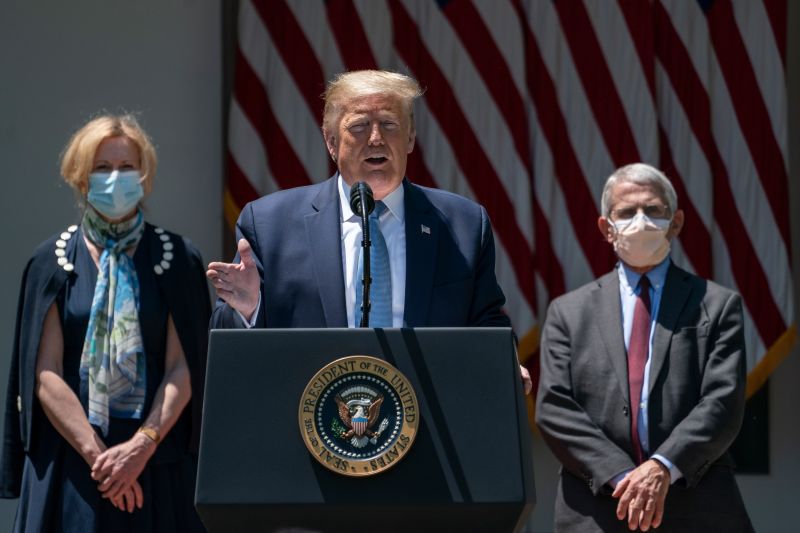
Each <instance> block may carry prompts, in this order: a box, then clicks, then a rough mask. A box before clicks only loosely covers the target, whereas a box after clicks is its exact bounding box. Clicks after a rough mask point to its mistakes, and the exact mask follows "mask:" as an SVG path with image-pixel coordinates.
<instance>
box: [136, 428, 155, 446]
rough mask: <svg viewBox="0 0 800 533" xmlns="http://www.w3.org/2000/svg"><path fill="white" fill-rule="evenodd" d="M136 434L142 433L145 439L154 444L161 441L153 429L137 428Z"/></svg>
mask: <svg viewBox="0 0 800 533" xmlns="http://www.w3.org/2000/svg"><path fill="white" fill-rule="evenodd" d="M137 433H142V434H143V435H144V436H145V437H147V438H148V439H150V440H151V441H153V442H155V443H156V444H158V443H159V442H160V441H161V435H159V434H158V431H156V430H155V429H153V428H149V427H146V426H142V427H140V428H139V430H138V431H137Z"/></svg>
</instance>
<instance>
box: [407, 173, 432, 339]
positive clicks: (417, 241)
mask: <svg viewBox="0 0 800 533" xmlns="http://www.w3.org/2000/svg"><path fill="white" fill-rule="evenodd" d="M403 187H405V196H404V198H405V200H404V203H405V210H406V224H405V226H406V301H405V311H404V316H403V318H404V321H405V325H406V327H409V328H413V327H421V326H425V325H426V324H427V320H428V309H429V306H430V298H431V295H432V294H433V290H432V288H433V274H434V271H435V269H436V250H437V247H436V244H437V241H438V239H439V220H438V219H437V218H436V217H435V216H434V211H433V206H431V204H430V202H429V201H428V200H427V198H425V196H424V195H423V194H422V192H421V191H420V190H419V189H418V188H417V186H416V185H413V184H412V183H410V182H409V181H408V180H404V181H403ZM426 228H427V229H426Z"/></svg>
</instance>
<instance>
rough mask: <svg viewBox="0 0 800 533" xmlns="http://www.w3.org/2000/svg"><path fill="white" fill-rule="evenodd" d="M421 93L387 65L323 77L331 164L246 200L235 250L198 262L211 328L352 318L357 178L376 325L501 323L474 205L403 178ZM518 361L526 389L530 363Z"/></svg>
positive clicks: (488, 241)
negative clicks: (203, 265) (380, 286)
mask: <svg viewBox="0 0 800 533" xmlns="http://www.w3.org/2000/svg"><path fill="white" fill-rule="evenodd" d="M421 94H422V91H421V89H420V87H419V84H418V83H417V82H416V80H414V79H412V78H410V77H408V76H404V75H402V74H397V73H394V72H385V71H374V70H365V71H355V72H347V73H344V74H341V75H339V76H338V77H336V78H335V79H334V80H333V81H332V82H330V84H329V85H328V89H327V90H326V92H325V112H324V118H323V126H322V132H323V136H324V138H325V144H326V146H327V148H328V152H329V153H330V155H331V158H332V159H333V161H334V162H335V163H336V165H337V167H338V172H337V173H336V174H335V175H334V176H332V177H331V178H330V179H328V180H327V181H325V182H322V183H319V184H315V185H310V186H307V187H298V188H295V189H290V190H284V191H280V192H277V193H274V194H270V195H268V196H265V197H263V198H260V199H259V200H256V201H255V202H251V203H249V204H248V205H246V206H245V208H244V209H243V210H242V213H241V215H240V217H239V220H238V222H237V224H236V234H237V239H238V245H237V246H238V253H237V257H236V259H235V260H234V262H233V263H221V262H214V263H211V264H209V266H208V273H207V275H208V278H209V279H210V280H211V282H212V283H213V285H214V287H215V288H216V290H217V294H218V295H219V298H220V301H219V302H218V304H217V306H216V309H215V310H214V314H213V316H212V319H211V327H212V328H241V327H273V328H291V327H306V328H312V327H355V326H357V325H358V320H357V319H358V317H359V316H360V299H357V285H359V284H360V279H361V276H360V274H359V273H360V269H359V262H360V259H359V258H360V254H361V225H360V222H359V220H360V218H359V216H358V215H356V214H354V213H353V211H352V209H351V207H350V203H349V198H350V187H351V186H352V185H353V184H354V183H356V182H358V181H363V182H366V183H367V184H368V185H369V186H370V187H371V188H372V191H373V194H374V198H375V200H376V202H378V204H379V207H378V209H377V210H378V211H380V212H381V214H380V216H379V218H378V220H377V224H378V229H379V231H377V232H376V233H374V234H373V235H372V241H373V248H375V242H376V240H377V239H379V238H380V237H381V236H382V238H383V241H385V250H386V252H388V268H387V273H386V278H389V281H388V282H386V288H385V290H386V293H387V294H390V300H391V301H390V302H389V301H387V302H385V309H386V312H385V313H384V316H385V323H383V324H381V325H383V326H385V327H420V326H451V327H459V326H509V325H510V321H509V319H508V317H507V316H506V315H505V314H504V313H503V312H502V310H501V308H502V306H503V305H504V303H505V296H504V295H503V292H502V290H501V289H500V287H499V285H498V284H497V280H496V278H495V273H494V263H495V252H494V237H493V235H492V229H491V225H490V224H489V219H488V216H487V214H486V211H485V210H484V208H483V207H481V206H480V205H478V204H476V203H474V202H472V201H470V200H467V199H466V198H463V197H461V196H458V195H455V194H452V193H449V192H445V191H441V190H437V189H429V188H425V187H420V186H417V185H414V184H413V183H411V182H410V181H408V180H407V179H405V172H406V162H407V157H408V154H409V153H411V151H412V150H413V148H414V140H415V136H416V131H415V129H414V115H413V103H414V100H415V99H416V98H418V97H419V96H420V95H421ZM377 234H380V236H379V235H377ZM373 252H374V250H373ZM371 257H372V255H371ZM375 262H376V259H374V258H373V278H375V279H377V278H378V276H379V274H376V272H375V267H376V265H375ZM384 281H386V280H384ZM374 284H375V282H373V317H377V313H378V310H377V309H376V301H375V300H376V298H377V293H376V292H375V291H377V289H376V287H375V285H374ZM388 299H389V298H388V297H387V300H388ZM371 325H378V324H375V323H374V322H372V323H371ZM520 370H521V372H522V376H523V380H524V382H525V390H526V392H529V390H530V377H529V375H528V372H527V371H526V370H525V369H524V368H523V367H521V368H520Z"/></svg>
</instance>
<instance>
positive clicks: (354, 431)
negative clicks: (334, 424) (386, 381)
mask: <svg viewBox="0 0 800 533" xmlns="http://www.w3.org/2000/svg"><path fill="white" fill-rule="evenodd" d="M348 392H351V391H345V393H344V394H345V395H346V396H345V397H348V398H352V399H348V400H347V401H346V400H345V399H344V398H343V397H342V395H340V394H337V395H336V396H335V400H336V405H337V407H338V409H339V419H340V420H341V421H342V423H343V424H344V428H341V429H340V430H339V432H338V433H339V437H340V438H342V439H344V440H349V441H350V444H352V445H353V446H355V447H356V448H363V447H364V446H366V445H367V442H372V443H373V444H374V443H375V442H377V438H378V437H379V436H380V434H381V433H382V432H383V430H384V429H386V426H387V425H388V424H389V420H388V419H384V420H383V421H382V422H381V424H380V425H379V427H378V428H377V430H376V431H373V426H375V423H376V422H377V421H378V418H379V417H380V413H381V404H382V403H383V395H382V394H377V393H375V392H374V391H369V392H371V393H372V394H353V395H348V394H347V393H348ZM353 396H355V397H353Z"/></svg>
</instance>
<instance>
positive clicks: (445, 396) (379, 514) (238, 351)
mask: <svg viewBox="0 0 800 533" xmlns="http://www.w3.org/2000/svg"><path fill="white" fill-rule="evenodd" d="M352 355H365V356H371V357H375V358H377V359H380V360H382V361H385V362H386V363H389V364H390V365H392V366H393V367H395V368H396V369H397V370H399V371H400V372H401V373H402V374H403V375H404V376H405V377H406V378H407V380H408V382H409V383H410V384H411V386H412V387H413V389H414V391H415V393H416V399H417V402H418V403H417V409H418V411H419V420H418V427H417V430H416V438H415V440H414V442H413V444H412V445H411V447H410V448H409V449H408V450H407V451H406V453H405V455H404V456H403V457H402V458H401V459H400V460H399V461H397V463H396V464H393V465H392V466H391V468H388V469H386V470H384V471H381V472H380V473H377V474H375V475H364V476H362V477H347V476H344V475H342V474H340V473H336V472H334V471H331V470H330V469H328V468H326V467H325V466H324V465H323V464H321V461H319V460H318V459H317V458H315V456H314V455H312V454H311V453H310V451H309V450H310V449H309V448H307V447H306V444H305V443H304V438H303V434H302V432H301V424H302V418H301V419H300V424H299V423H298V416H299V415H298V413H300V414H302V401H301V400H302V396H303V394H304V391H305V390H306V388H307V386H309V382H310V380H312V378H313V377H314V376H315V374H317V372H319V371H320V369H322V368H323V367H326V365H329V364H331V363H332V362H333V361H336V360H338V359H340V358H342V357H346V356H352ZM204 402H205V403H204V408H203V428H202V434H201V439H200V454H199V464H198V476H197V491H196V497H195V503H196V506H197V510H198V512H199V514H200V517H201V519H202V521H203V523H204V524H205V526H206V528H207V529H208V531H209V532H211V533H213V532H222V531H224V532H233V531H248V532H249V531H319V532H338V531H347V532H351V531H399V530H410V531H447V530H455V531H492V532H497V531H514V530H518V529H520V528H521V527H522V526H523V525H524V523H525V521H526V520H527V517H528V516H529V514H530V513H531V511H532V510H533V506H534V504H535V492H534V481H533V460H532V448H531V440H530V439H531V437H530V428H529V425H528V419H527V410H526V405H525V401H524V397H523V391H522V384H521V381H520V377H519V368H518V365H517V360H516V356H515V352H514V345H513V337H512V334H511V330H510V329H508V328H420V329H258V330H212V331H211V336H210V343H209V356H208V367H207V374H206V390H205V400H204ZM353 470H354V471H355V468H353ZM365 470H366V469H365Z"/></svg>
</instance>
